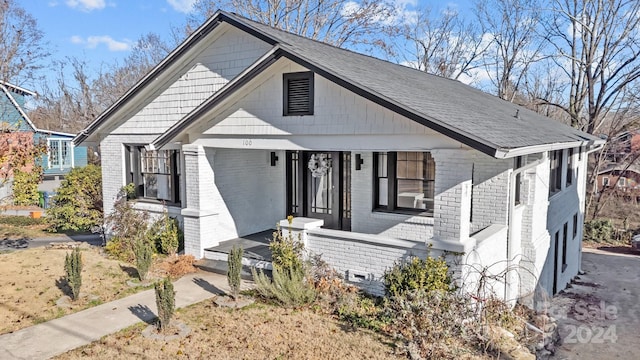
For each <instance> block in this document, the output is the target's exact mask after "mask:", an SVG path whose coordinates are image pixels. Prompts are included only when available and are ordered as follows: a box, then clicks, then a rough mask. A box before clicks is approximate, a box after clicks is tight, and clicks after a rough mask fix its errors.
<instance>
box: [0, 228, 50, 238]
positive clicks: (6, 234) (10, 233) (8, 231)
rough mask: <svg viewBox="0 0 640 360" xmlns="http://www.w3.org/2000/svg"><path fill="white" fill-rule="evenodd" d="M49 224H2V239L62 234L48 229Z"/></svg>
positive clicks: (0, 236) (0, 235)
mask: <svg viewBox="0 0 640 360" xmlns="http://www.w3.org/2000/svg"><path fill="white" fill-rule="evenodd" d="M48 227H49V224H40V225H31V226H12V225H8V224H0V239H8V240H18V239H24V238H30V239H34V238H44V237H54V236H60V234H58V233H52V232H49V231H47V228H48Z"/></svg>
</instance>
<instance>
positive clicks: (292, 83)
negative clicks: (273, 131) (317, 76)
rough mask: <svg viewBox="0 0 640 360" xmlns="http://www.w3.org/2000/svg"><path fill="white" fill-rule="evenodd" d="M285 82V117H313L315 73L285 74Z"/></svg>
mask: <svg viewBox="0 0 640 360" xmlns="http://www.w3.org/2000/svg"><path fill="white" fill-rule="evenodd" d="M283 80H284V84H283V85H284V94H283V95H284V96H283V100H284V101H283V109H284V115H285V116H292V115H313V73H312V72H310V71H309V72H301V73H290V74H284V75H283Z"/></svg>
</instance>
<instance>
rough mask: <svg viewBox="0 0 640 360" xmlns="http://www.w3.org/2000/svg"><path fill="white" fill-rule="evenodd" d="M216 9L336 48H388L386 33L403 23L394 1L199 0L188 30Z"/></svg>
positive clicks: (393, 31) (191, 29)
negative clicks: (368, 46) (371, 46)
mask: <svg viewBox="0 0 640 360" xmlns="http://www.w3.org/2000/svg"><path fill="white" fill-rule="evenodd" d="M217 9H228V10H229V11H233V12H235V13H237V14H239V15H242V16H245V17H247V18H249V19H252V20H255V21H258V22H261V23H263V24H266V25H269V26H272V27H275V28H278V29H282V30H285V31H288V32H292V33H295V34H298V35H302V36H306V37H308V38H311V39H314V40H319V41H322V42H326V43H329V44H332V45H335V46H339V47H345V46H350V47H352V46H356V45H363V44H366V45H373V46H376V47H380V48H383V49H388V44H387V42H386V40H385V34H389V33H395V32H397V24H399V23H400V22H402V20H401V19H400V18H399V17H400V15H399V13H398V12H396V11H395V6H394V3H393V2H392V1H376V0H359V1H349V2H345V1H342V0H198V1H197V2H196V4H195V5H194V12H193V13H192V15H191V17H190V19H189V25H188V26H187V31H188V32H190V31H193V29H195V27H196V26H198V25H200V24H201V23H202V22H203V21H204V20H205V19H206V18H208V17H210V16H211V15H213V14H214V12H215V11H216V10H217Z"/></svg>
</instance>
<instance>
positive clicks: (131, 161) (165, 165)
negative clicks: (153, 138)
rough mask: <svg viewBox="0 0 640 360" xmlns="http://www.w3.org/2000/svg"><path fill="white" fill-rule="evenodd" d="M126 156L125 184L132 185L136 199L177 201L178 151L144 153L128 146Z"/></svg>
mask: <svg viewBox="0 0 640 360" xmlns="http://www.w3.org/2000/svg"><path fill="white" fill-rule="evenodd" d="M127 153H128V156H127V158H126V160H127V168H128V169H129V172H128V173H127V183H134V184H135V186H136V196H137V197H140V198H144V199H150V200H159V201H167V202H170V203H178V202H180V170H179V169H180V166H179V159H180V157H179V153H178V151H176V150H158V151H147V150H145V148H144V147H142V146H127Z"/></svg>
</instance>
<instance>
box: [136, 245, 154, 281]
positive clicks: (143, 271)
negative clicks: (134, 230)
mask: <svg viewBox="0 0 640 360" xmlns="http://www.w3.org/2000/svg"><path fill="white" fill-rule="evenodd" d="M133 252H134V254H135V257H136V270H138V277H139V278H140V281H144V280H145V279H146V278H147V273H149V269H150V268H151V263H152V261H153V249H152V248H151V244H149V242H148V241H146V240H145V239H144V238H142V237H140V238H137V239H136V240H135V242H134V243H133Z"/></svg>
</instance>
